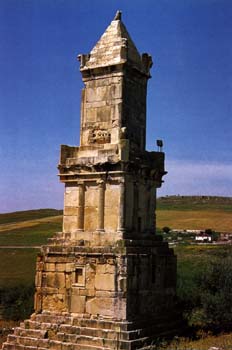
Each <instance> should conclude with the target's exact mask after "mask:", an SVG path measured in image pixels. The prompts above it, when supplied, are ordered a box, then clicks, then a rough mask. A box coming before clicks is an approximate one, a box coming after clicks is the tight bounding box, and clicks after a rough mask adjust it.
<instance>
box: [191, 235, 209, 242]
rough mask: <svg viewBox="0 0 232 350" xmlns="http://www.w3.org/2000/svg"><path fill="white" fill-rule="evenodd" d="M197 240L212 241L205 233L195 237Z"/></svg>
mask: <svg viewBox="0 0 232 350" xmlns="http://www.w3.org/2000/svg"><path fill="white" fill-rule="evenodd" d="M195 241H197V242H212V237H211V236H209V235H206V234H202V235H198V236H196V237H195Z"/></svg>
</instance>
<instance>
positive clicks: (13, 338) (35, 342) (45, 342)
mask: <svg viewBox="0 0 232 350" xmlns="http://www.w3.org/2000/svg"><path fill="white" fill-rule="evenodd" d="M7 343H11V344H16V345H23V346H26V347H31V346H32V347H36V348H37V347H42V348H48V347H50V346H49V345H50V340H49V339H41V338H31V337H21V336H19V335H14V334H11V335H8V337H7Z"/></svg>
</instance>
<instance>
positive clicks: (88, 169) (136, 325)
mask: <svg viewBox="0 0 232 350" xmlns="http://www.w3.org/2000/svg"><path fill="white" fill-rule="evenodd" d="M78 57H79V60H80V71H81V74H82V79H83V82H84V89H83V91H82V101H81V127H80V129H81V130H80V146H79V147H76V146H75V147H70V146H65V145H62V146H61V155H60V162H59V166H58V168H59V176H60V180H61V182H62V183H64V184H65V195H64V216H63V232H62V233H58V234H57V235H56V236H55V237H54V238H52V239H51V240H50V241H49V243H48V244H47V245H46V246H44V247H43V248H42V250H41V254H40V255H39V257H38V259H37V272H36V293H35V313H34V314H33V315H32V316H31V318H30V319H29V320H26V321H24V323H22V324H21V325H20V327H19V328H16V329H15V333H14V335H10V336H9V337H8V340H7V342H6V343H5V344H4V349H5V350H10V349H17V350H21V349H24V348H27V347H28V348H29V347H30V350H35V349H36V348H40V350H43V349H52V350H53V349H55V350H66V349H67V350H84V349H87V350H93V349H94V350H103V349H104V350H113V349H125V350H127V349H128V350H132V349H142V348H144V347H145V346H146V345H148V344H150V343H151V342H152V341H153V340H154V339H155V338H156V337H158V336H162V335H165V334H171V333H172V332H173V329H174V328H175V326H176V321H175V314H174V312H173V310H174V298H175V284H176V258H175V256H174V254H173V251H172V250H171V249H169V248H168V245H167V243H164V242H162V240H161V238H160V237H159V236H157V235H156V233H155V204H156V189H157V188H158V187H160V186H161V183H162V176H163V175H164V174H165V170H164V153H163V152H148V151H146V150H145V136H146V95H147V81H148V79H149V78H150V68H151V66H152V59H151V56H149V55H148V54H142V55H140V54H139V52H138V50H137V49H136V47H135V45H134V43H133V41H132V40H131V38H130V36H129V34H128V32H127V30H126V28H125V26H124V24H123V23H122V21H121V13H120V12H117V14H116V16H115V18H114V20H113V21H112V22H111V24H110V25H109V27H108V28H107V29H106V31H105V33H104V34H103V35H102V37H101V38H100V40H99V41H98V42H97V44H96V45H95V47H94V48H93V49H92V51H91V52H90V54H88V55H80V56H78Z"/></svg>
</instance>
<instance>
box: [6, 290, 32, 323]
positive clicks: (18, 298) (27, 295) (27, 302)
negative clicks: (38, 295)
mask: <svg viewBox="0 0 232 350" xmlns="http://www.w3.org/2000/svg"><path fill="white" fill-rule="evenodd" d="M33 296H34V286H17V287H11V288H2V289H1V290H0V304H1V306H2V307H3V311H2V317H3V319H5V320H14V321H17V320H23V319H25V318H27V317H28V316H29V315H30V314H31V313H32V311H33Z"/></svg>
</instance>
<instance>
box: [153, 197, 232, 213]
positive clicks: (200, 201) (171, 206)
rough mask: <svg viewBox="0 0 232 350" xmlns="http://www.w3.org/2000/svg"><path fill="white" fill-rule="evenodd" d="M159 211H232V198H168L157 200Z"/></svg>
mask: <svg viewBox="0 0 232 350" xmlns="http://www.w3.org/2000/svg"><path fill="white" fill-rule="evenodd" d="M157 209H159V210H181V211H182V210H184V211H192V210H200V211H202V210H219V211H228V212H231V211H232V197H216V196H166V197H160V198H158V200H157Z"/></svg>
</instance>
